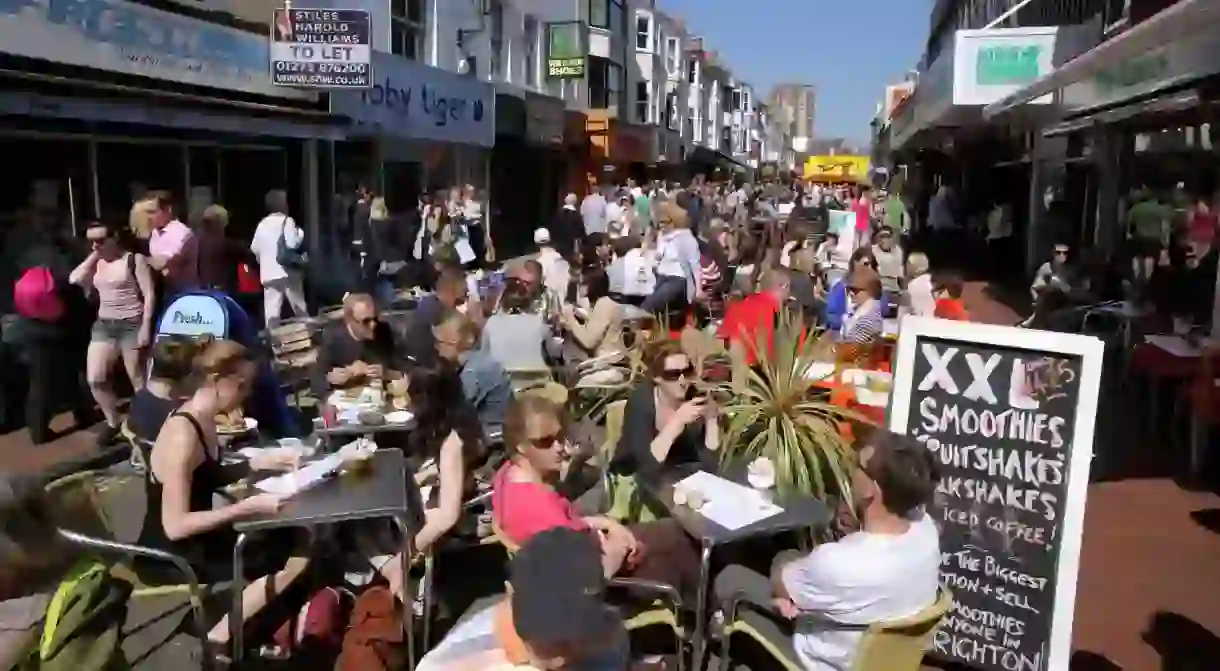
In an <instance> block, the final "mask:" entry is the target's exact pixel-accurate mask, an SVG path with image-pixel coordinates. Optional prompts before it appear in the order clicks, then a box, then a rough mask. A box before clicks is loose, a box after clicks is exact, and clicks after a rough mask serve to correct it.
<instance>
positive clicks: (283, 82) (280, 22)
mask: <svg viewBox="0 0 1220 671" xmlns="http://www.w3.org/2000/svg"><path fill="white" fill-rule="evenodd" d="M370 26H371V20H370V18H369V13H368V12H366V11H364V10H359V9H277V10H275V20H274V21H273V22H272V29H271V81H272V83H273V84H275V85H276V86H296V87H303V88H322V89H366V88H369V87H371V86H372V85H373V66H372V62H371V61H372V51H373V50H372V47H371V46H370V42H369V38H370V35H371V33H372V30H371V28H370Z"/></svg>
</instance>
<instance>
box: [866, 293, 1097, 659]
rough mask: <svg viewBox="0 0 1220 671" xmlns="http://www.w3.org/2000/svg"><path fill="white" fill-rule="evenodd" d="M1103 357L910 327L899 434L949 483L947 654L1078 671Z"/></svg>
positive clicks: (976, 327) (1032, 338) (937, 506)
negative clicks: (1076, 637) (1077, 618)
mask: <svg viewBox="0 0 1220 671" xmlns="http://www.w3.org/2000/svg"><path fill="white" fill-rule="evenodd" d="M1103 351H1104V346H1103V344H1102V342H1101V341H1100V340H1098V339H1097V338H1093V337H1090V336H1083V335H1074V334H1066V333H1049V332H1045V331H1035V330H1031V329H1019V328H1012V327H1006V326H991V325H986V324H974V323H969V322H958V321H946V320H942V319H931V318H920V317H906V318H904V319H903V320H902V324H901V327H900V330H899V337H898V356H897V361H896V364H895V367H894V370H895V376H894V388H893V392H892V395H891V399H890V403H891V405H890V412H889V426H890V429H891V430H892V431H895V432H897V433H904V434H907V435H910V436H912V437H914V438H915V439H916V440H917V441H919V442H920V443H922V444H923V445H924V446H926V447H927V448H928V449H929V450H931V451H932V452H933V453H934V454H935V456H936V461H937V463H938V464H939V466H940V470H941V480H940V483H939V485H938V486H937V489H936V496H935V497H934V501H933V503H932V504H931V506H930V507H929V510H928V512H929V514H931V515H932V516H933V518H934V519H935V520H936V523H937V526H938V527H939V528H940V549H941V566H940V581H941V584H942V585H944V586H945V587H947V588H949V589H950V590H951V591H952V592H953V609H952V611H951V612H950V613H949V615H948V616H946V617H945V620H944V622H943V623H942V624H941V626H940V628H939V629H938V630H937V631H936V633H935V635H934V637H933V640H932V651H933V653H934V654H935V655H936V656H939V657H942V658H944V659H947V660H950V661H953V662H957V663H961V664H964V665H965V666H967V667H968V668H971V669H979V670H980V671H1012V670H1014V669H1020V670H1021V671H1058V670H1060V669H1066V668H1068V658H1069V656H1070V655H1071V650H1072V618H1073V615H1074V612H1075V602H1076V575H1077V571H1078V568H1079V563H1080V546H1081V538H1082V535H1083V525H1084V510H1085V497H1086V495H1087V489H1088V484H1089V461H1090V459H1092V455H1093V426H1094V421H1095V419H1096V414H1097V395H1098V387H1099V386H1100V384H1101V365H1102V353H1103Z"/></svg>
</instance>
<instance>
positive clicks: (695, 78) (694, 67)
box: [686, 58, 700, 86]
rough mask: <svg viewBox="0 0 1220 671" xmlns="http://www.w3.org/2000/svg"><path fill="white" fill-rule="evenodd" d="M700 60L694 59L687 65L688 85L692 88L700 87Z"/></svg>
mask: <svg viewBox="0 0 1220 671" xmlns="http://www.w3.org/2000/svg"><path fill="white" fill-rule="evenodd" d="M699 75H700V72H699V59H697V58H692V59H690V60H689V61H687V63H686V83H687V84H690V85H691V86H698V85H699Z"/></svg>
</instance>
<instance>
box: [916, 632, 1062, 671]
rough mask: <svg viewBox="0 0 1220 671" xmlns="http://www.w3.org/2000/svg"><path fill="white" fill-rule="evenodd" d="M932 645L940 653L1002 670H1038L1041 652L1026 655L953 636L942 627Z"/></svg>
mask: <svg viewBox="0 0 1220 671" xmlns="http://www.w3.org/2000/svg"><path fill="white" fill-rule="evenodd" d="M932 645H933V647H935V648H936V651H937V652H938V653H940V654H941V655H945V656H953V657H956V658H958V659H962V660H965V661H966V663H968V664H979V665H989V666H999V667H1000V668H1002V669H1004V671H1040V669H1042V653H1041V652H1037V653H1034V654H1033V655H1027V654H1024V653H1022V652H1019V651H1017V650H1009V649H1006V648H1004V647H1002V646H999V645H994V644H991V643H982V642H980V641H976V640H974V639H972V638H965V637H960V636H954V635H953V634H952V633H950V632H948V631H945V630H944V629H943V628H942V629H938V630H936V636H935V637H933V639H932Z"/></svg>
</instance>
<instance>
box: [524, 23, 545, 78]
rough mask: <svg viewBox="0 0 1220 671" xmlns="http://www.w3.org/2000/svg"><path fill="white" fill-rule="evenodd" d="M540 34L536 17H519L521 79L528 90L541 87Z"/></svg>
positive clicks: (540, 28) (539, 25)
mask: <svg viewBox="0 0 1220 671" xmlns="http://www.w3.org/2000/svg"><path fill="white" fill-rule="evenodd" d="M530 28H533V30H532V31H531V30H530ZM542 32H543V31H542V22H541V21H540V20H538V17H536V16H534V15H533V14H526V15H524V16H522V17H521V38H522V39H521V41H522V42H523V43H524V44H525V77H523V78H522V79H523V83H524V84H525V86H526V87H529V88H535V89H540V88H541V87H542Z"/></svg>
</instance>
